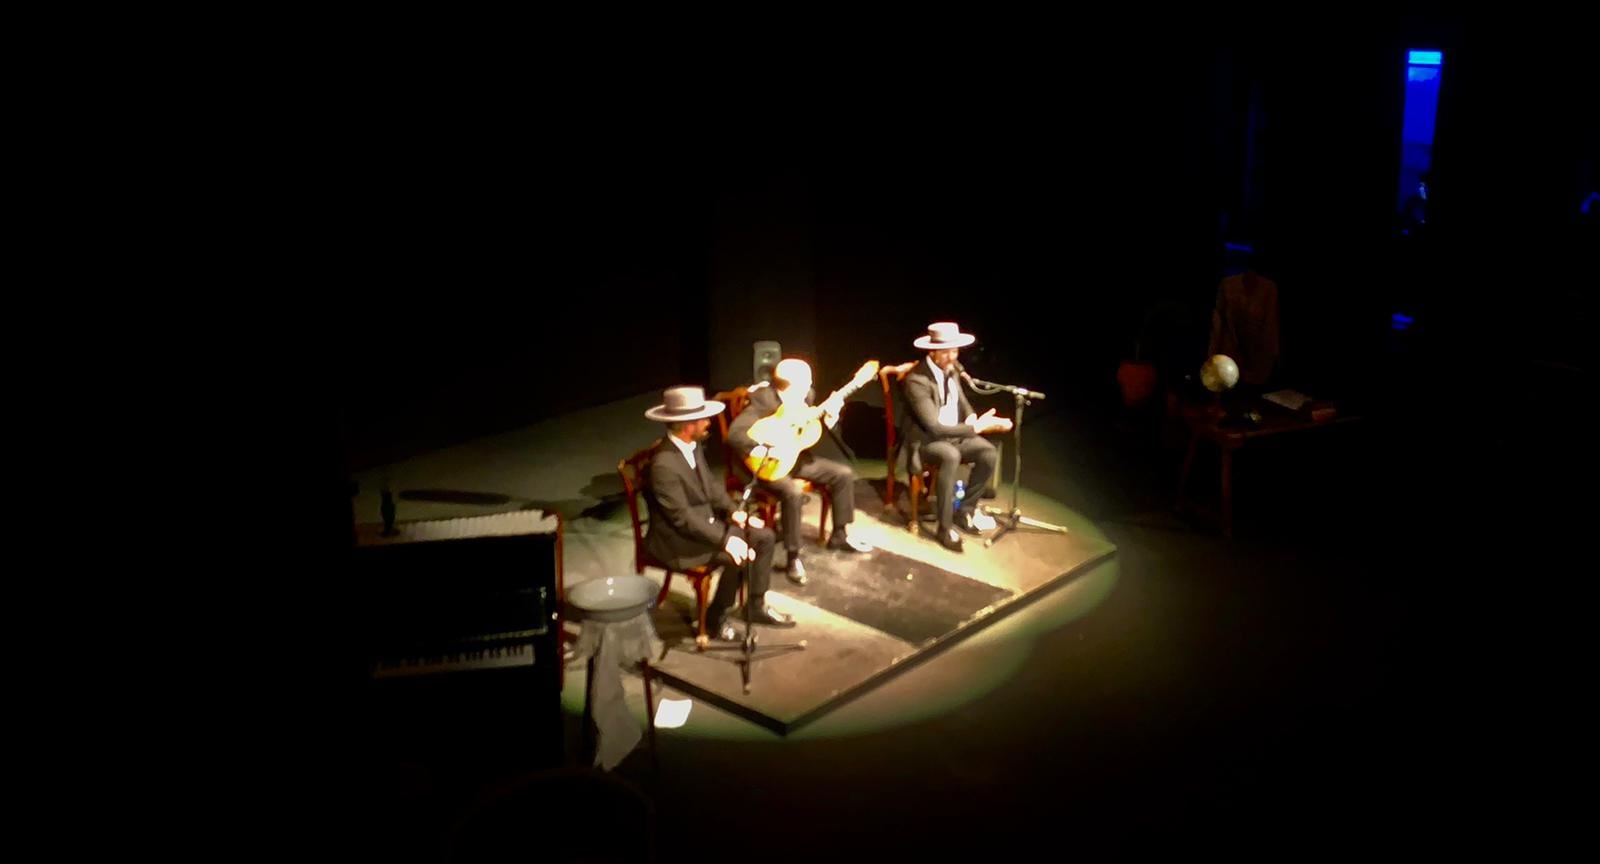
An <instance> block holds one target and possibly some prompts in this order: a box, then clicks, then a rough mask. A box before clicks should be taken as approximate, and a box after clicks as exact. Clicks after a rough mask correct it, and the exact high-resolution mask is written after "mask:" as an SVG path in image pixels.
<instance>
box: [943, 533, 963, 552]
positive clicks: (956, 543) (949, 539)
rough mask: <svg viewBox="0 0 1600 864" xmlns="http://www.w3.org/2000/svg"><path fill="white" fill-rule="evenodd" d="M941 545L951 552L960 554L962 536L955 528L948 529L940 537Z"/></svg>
mask: <svg viewBox="0 0 1600 864" xmlns="http://www.w3.org/2000/svg"><path fill="white" fill-rule="evenodd" d="M939 545H940V546H943V547H944V548H946V549H949V550H950V551H951V552H960V551H961V535H960V534H957V533H956V529H954V528H946V529H945V530H944V533H942V534H940V535H939Z"/></svg>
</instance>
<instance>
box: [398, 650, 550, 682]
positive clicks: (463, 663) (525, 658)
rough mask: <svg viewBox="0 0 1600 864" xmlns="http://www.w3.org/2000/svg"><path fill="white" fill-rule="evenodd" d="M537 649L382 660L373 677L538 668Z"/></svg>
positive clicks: (468, 652) (460, 652)
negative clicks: (536, 662) (536, 664)
mask: <svg viewBox="0 0 1600 864" xmlns="http://www.w3.org/2000/svg"><path fill="white" fill-rule="evenodd" d="M533 654H534V651H533V645H532V644H531V643H526V642H525V643H522V644H519V645H502V646H497V647H494V648H484V649H480V650H476V651H457V652H452V653H449V654H442V655H434V656H431V657H407V658H404V659H400V660H379V661H378V662H377V663H375V664H374V665H373V667H372V677H373V678H378V679H383V678H410V677H414V676H418V675H437V674H441V673H446V672H469V671H476V670H481V669H508V668H511V667H515V666H532V665H534V657H533Z"/></svg>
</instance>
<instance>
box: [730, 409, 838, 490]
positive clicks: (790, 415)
mask: <svg viewBox="0 0 1600 864" xmlns="http://www.w3.org/2000/svg"><path fill="white" fill-rule="evenodd" d="M750 437H751V438H754V439H755V440H757V441H770V442H773V443H772V444H770V445H768V448H767V453H766V455H764V456H756V455H750V456H746V457H745V458H744V465H745V467H746V468H749V469H750V473H752V474H754V475H755V476H757V477H760V478H761V479H762V480H769V481H770V480H782V479H783V478H785V477H787V476H789V472H790V471H793V470H794V466H795V463H797V462H799V461H800V454H801V453H804V452H805V451H806V450H809V449H811V448H812V447H815V446H816V444H817V442H818V441H821V440H822V412H820V411H818V410H817V409H816V408H801V409H799V410H796V411H790V410H789V406H787V405H779V406H778V410H777V411H774V412H773V413H772V415H771V416H768V417H763V418H761V419H760V420H757V421H756V422H755V423H752V424H751V425H750Z"/></svg>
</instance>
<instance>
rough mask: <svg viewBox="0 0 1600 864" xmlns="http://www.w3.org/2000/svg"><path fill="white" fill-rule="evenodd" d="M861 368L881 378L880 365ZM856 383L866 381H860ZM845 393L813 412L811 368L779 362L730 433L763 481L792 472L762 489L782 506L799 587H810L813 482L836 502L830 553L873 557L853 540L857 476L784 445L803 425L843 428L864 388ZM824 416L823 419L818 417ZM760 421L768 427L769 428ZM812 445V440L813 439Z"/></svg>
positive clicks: (791, 570)
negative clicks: (805, 490) (807, 532)
mask: <svg viewBox="0 0 1600 864" xmlns="http://www.w3.org/2000/svg"><path fill="white" fill-rule="evenodd" d="M869 366H870V368H869V367H866V366H864V367H862V368H863V370H866V375H865V376H864V379H870V378H871V377H872V376H873V375H874V374H876V372H877V368H876V365H875V364H869ZM856 377H857V378H863V376H862V375H859V374H858V375H857V376H856ZM852 384H854V386H852V387H847V388H845V389H841V390H839V391H838V392H836V393H833V394H832V395H830V396H829V397H828V398H827V399H826V400H824V401H823V402H822V403H821V404H820V405H816V406H813V405H812V400H813V399H815V398H816V393H815V391H813V390H812V388H811V366H810V364H808V363H806V362H805V361H804V360H800V359H798V358H792V357H791V358H787V359H784V360H781V361H779V362H778V365H777V366H776V367H775V368H774V369H773V370H772V380H771V381H770V382H768V381H763V382H761V383H759V384H756V385H755V386H753V387H751V388H750V404H749V405H748V406H747V407H746V408H745V409H744V411H742V412H741V413H740V414H739V416H738V417H737V418H735V419H734V421H733V425H732V426H730V427H729V428H728V442H729V443H730V444H732V445H733V448H734V449H735V450H736V451H738V453H739V454H740V456H742V457H744V459H745V461H746V465H745V467H746V468H750V467H751V466H752V465H753V466H755V467H757V468H761V469H762V470H761V476H762V477H763V478H765V477H768V476H770V475H771V474H772V473H773V472H772V471H771V470H770V466H773V465H778V466H781V467H784V468H787V467H788V466H789V464H791V460H792V464H793V467H792V469H790V470H788V471H787V472H786V473H785V472H782V471H781V470H780V471H779V472H777V473H780V474H782V476H780V477H777V478H775V479H770V480H769V479H762V480H758V481H757V483H758V484H759V485H760V486H761V487H762V488H764V489H767V490H769V491H771V492H772V493H773V494H775V495H777V496H778V498H779V500H780V501H781V502H782V509H781V510H780V512H779V517H778V518H779V520H780V521H781V522H782V523H783V543H784V546H785V548H787V549H788V551H789V561H788V565H787V571H786V572H787V575H788V577H789V581H790V582H793V583H795V584H796V585H804V584H806V581H807V579H806V569H805V563H804V562H803V561H802V560H801V558H800V505H801V495H800V484H799V482H798V481H799V480H808V481H810V482H812V483H814V484H816V485H818V486H823V487H826V488H827V489H828V492H829V494H830V495H832V497H833V533H832V535H831V536H830V537H829V539H828V548H829V549H835V550H840V551H845V552H871V551H872V547H871V546H870V545H868V544H867V543H864V542H862V541H860V540H856V539H853V538H851V537H850V535H849V527H850V523H852V522H854V521H855V481H856V475H855V471H854V470H852V469H851V468H850V466H848V465H844V464H842V463H839V462H835V461H833V460H831V459H824V458H822V457H820V456H817V455H816V454H814V453H812V452H811V451H810V450H802V451H800V452H799V453H798V454H794V453H791V452H787V451H786V448H785V446H784V445H785V443H786V440H787V439H792V438H794V437H795V436H796V435H798V434H802V428H801V427H802V425H803V424H807V423H811V422H815V421H816V420H820V421H821V422H822V423H823V424H826V425H827V427H828V428H830V429H831V428H833V426H834V424H835V423H837V422H839V412H840V411H841V410H842V409H843V407H844V400H845V397H846V396H848V395H849V393H850V391H853V390H854V389H855V387H859V386H860V385H859V384H855V382H854V381H852ZM818 414H820V417H817V416H816V415H818ZM761 421H766V422H765V423H763V422H761ZM808 440H809V439H808Z"/></svg>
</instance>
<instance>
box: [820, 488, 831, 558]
mask: <svg viewBox="0 0 1600 864" xmlns="http://www.w3.org/2000/svg"><path fill="white" fill-rule="evenodd" d="M832 504H833V496H832V495H829V494H828V493H827V492H826V491H824V492H823V493H822V515H821V516H819V517H817V542H818V543H821V544H823V545H824V546H826V545H827V543H828V507H829V506H830V505H832Z"/></svg>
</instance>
